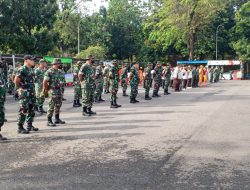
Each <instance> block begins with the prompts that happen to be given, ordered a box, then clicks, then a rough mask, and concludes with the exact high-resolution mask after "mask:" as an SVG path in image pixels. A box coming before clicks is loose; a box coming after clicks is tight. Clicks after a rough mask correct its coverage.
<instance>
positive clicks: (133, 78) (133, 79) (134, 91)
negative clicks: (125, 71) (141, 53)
mask: <svg viewBox="0 0 250 190" xmlns="http://www.w3.org/2000/svg"><path fill="white" fill-rule="evenodd" d="M129 78H130V86H131V93H130V103H137V102H139V101H137V100H136V97H137V95H138V85H139V82H140V78H139V74H138V71H137V69H136V68H135V67H134V66H133V67H132V68H131V70H130V77H129Z"/></svg>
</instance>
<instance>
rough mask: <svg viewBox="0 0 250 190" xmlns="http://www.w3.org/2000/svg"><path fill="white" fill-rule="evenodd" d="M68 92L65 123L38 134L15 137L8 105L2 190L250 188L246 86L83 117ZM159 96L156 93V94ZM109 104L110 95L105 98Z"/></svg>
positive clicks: (0, 160) (102, 108)
mask: <svg viewBox="0 0 250 190" xmlns="http://www.w3.org/2000/svg"><path fill="white" fill-rule="evenodd" d="M72 93H73V91H72V89H67V90H66V98H67V99H68V100H67V102H64V104H63V109H62V116H61V117H62V118H63V119H64V120H65V121H66V122H67V124H66V125H62V126H59V127H56V128H48V127H46V117H45V116H38V117H36V118H35V123H34V124H35V126H36V127H39V128H40V131H39V132H38V133H32V134H29V135H18V134H17V133H16V124H15V121H16V115H17V104H16V103H15V102H13V101H12V100H8V101H7V103H6V112H7V119H8V123H7V124H6V125H5V127H4V128H3V134H4V135H5V136H7V137H9V138H10V140H9V141H8V142H6V143H0V189H4V190H13V189H18V190H21V189H25V190H29V189H39V190H40V189H41V190H43V189H56V190H57V189H58V190H63V189H65V190H70V189H72V190H78V189H79V190H80V189H100V190H102V189H107V190H112V189H119V190H120V189H141V190H144V189H150V190H151V189H153V190H154V189H160V190H161V189H162V190H165V189H169V190H172V189H185V190H186V189H190V190H192V189H233V190H234V189H250V177H249V173H250V163H249V162H250V161H249V160H250V159H249V158H250V140H249V134H250V124H249V115H250V110H249V103H250V101H249V100H250V82H249V81H222V82H220V83H218V84H213V85H210V86H209V87H207V88H199V89H188V90H186V91H183V92H180V93H173V94H172V95H170V96H162V97H161V98H155V99H153V100H152V101H145V100H143V99H142V98H143V91H142V89H141V90H140V95H139V96H140V97H141V98H139V100H140V101H141V102H140V103H139V104H135V105H131V104H129V103H128V102H129V100H128V98H124V97H122V96H121V95H120V96H119V100H118V102H119V103H121V104H122V105H123V107H122V108H120V109H115V110H113V109H110V108H109V102H108V101H107V102H105V103H102V104H95V105H94V108H93V110H95V111H97V115H96V116H92V117H89V118H86V117H84V118H83V117H82V116H81V108H72V97H73V94H72ZM162 93H163V92H162V91H161V94H162ZM105 98H106V99H108V96H105Z"/></svg>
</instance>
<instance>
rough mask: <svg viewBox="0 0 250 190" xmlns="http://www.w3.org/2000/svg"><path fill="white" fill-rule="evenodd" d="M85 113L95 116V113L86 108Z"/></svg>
mask: <svg viewBox="0 0 250 190" xmlns="http://www.w3.org/2000/svg"><path fill="white" fill-rule="evenodd" d="M87 111H88V113H89V114H90V115H96V112H93V111H92V110H91V108H88V109H87Z"/></svg>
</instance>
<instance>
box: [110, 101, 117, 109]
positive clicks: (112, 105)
mask: <svg viewBox="0 0 250 190" xmlns="http://www.w3.org/2000/svg"><path fill="white" fill-rule="evenodd" d="M110 108H118V107H117V106H116V105H114V104H113V102H110Z"/></svg>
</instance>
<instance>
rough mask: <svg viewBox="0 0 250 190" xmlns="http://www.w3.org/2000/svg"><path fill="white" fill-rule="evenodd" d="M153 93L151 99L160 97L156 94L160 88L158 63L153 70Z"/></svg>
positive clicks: (160, 66) (160, 76)
mask: <svg viewBox="0 0 250 190" xmlns="http://www.w3.org/2000/svg"><path fill="white" fill-rule="evenodd" d="M154 71H155V72H154V74H153V78H154V91H153V96H152V97H160V96H159V94H158V92H159V89H160V86H161V84H162V83H161V80H162V65H161V63H160V62H157V65H156V67H155V69H154Z"/></svg>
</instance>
